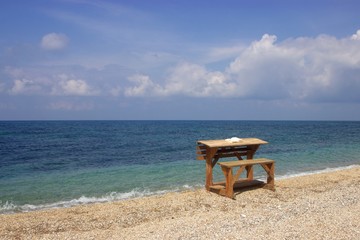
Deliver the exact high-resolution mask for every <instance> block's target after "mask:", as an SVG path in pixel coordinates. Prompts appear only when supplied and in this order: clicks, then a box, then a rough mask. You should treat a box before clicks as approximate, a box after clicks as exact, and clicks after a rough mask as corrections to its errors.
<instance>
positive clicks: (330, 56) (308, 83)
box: [126, 31, 360, 101]
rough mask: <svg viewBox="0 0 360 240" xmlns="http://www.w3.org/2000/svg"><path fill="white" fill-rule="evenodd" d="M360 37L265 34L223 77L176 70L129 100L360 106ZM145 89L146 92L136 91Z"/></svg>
mask: <svg viewBox="0 0 360 240" xmlns="http://www.w3.org/2000/svg"><path fill="white" fill-rule="evenodd" d="M359 76H360V31H357V33H356V34H354V35H352V36H351V37H348V38H343V39H336V38H334V37H332V36H328V35H321V36H318V37H316V38H305V37H302V38H295V39H287V40H285V41H283V42H280V43H277V37H276V36H275V35H269V34H264V35H263V36H262V38H261V39H260V40H257V41H254V42H252V43H251V44H250V45H249V46H248V47H246V48H245V49H244V50H243V51H242V52H241V53H240V54H239V55H238V56H237V57H236V58H235V59H234V60H233V61H231V62H230V63H229V64H228V67H227V68H226V69H224V71H221V72H219V71H211V70H209V69H207V68H206V67H204V66H201V65H198V64H194V63H188V62H186V63H180V64H178V65H177V66H175V67H174V68H173V69H172V70H171V71H170V74H169V75H168V77H167V78H166V80H165V82H164V83H163V84H157V83H156V82H157V81H156V80H152V79H151V78H150V76H147V75H142V76H141V78H142V79H146V81H137V82H134V83H135V84H136V85H135V86H133V87H129V88H127V89H126V92H127V95H128V96H144V97H145V96H149V95H158V96H171V95H188V96H194V97H239V98H248V99H264V100H266V99H297V100H310V101H360V95H359V94H358V93H359V92H360V77H359ZM139 89H141V91H136V90H139Z"/></svg>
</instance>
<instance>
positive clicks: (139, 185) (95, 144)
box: [0, 120, 360, 214]
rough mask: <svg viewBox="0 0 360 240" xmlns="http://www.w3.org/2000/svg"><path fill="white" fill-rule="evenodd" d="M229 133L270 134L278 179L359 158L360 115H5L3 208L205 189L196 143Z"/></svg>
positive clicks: (265, 151) (0, 171) (1, 131)
mask: <svg viewBox="0 0 360 240" xmlns="http://www.w3.org/2000/svg"><path fill="white" fill-rule="evenodd" d="M230 137H239V138H247V137H255V138H260V139H263V140H265V141H268V142H269V144H267V145H263V146H260V148H259V150H258V151H257V153H256V155H255V157H256V158H257V157H266V158H271V159H274V160H275V161H276V171H275V179H281V178H288V177H292V176H299V175H306V174H313V173H318V172H327V171H334V170H338V169H344V168H351V167H354V166H358V165H359V164H360V122H358V121H261V120H259V121H247V120H243V121H237V120H216V121H212V120H205V121H204V120H121V121H113V120H108V121H107V120H106V121H103V120H94V121H66V120H64V121H43V120H40V121H0V213H3V214H4V213H14V212H24V211H32V210H39V209H44V208H59V207H69V206H74V205H79V204H88V203H95V202H108V201H116V200H122V199H129V198H136V197H143V196H149V195H158V194H163V193H167V192H176V191H183V190H188V189H196V188H203V187H204V183H205V162H204V161H198V160H196V142H197V141H198V140H207V139H225V138H230ZM255 176H256V177H258V178H264V177H265V174H264V173H263V171H262V169H260V168H256V170H255ZM214 178H215V179H214V180H222V179H223V175H222V172H221V171H220V168H216V167H215V171H214Z"/></svg>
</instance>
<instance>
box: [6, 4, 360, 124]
mask: <svg viewBox="0 0 360 240" xmlns="http://www.w3.org/2000/svg"><path fill="white" fill-rule="evenodd" d="M359 12H360V1H358V0H317V1H314V0H311V1H309V0H303V1H297V0H263V1H260V0H237V1H236V0H221V1H220V0H212V1H210V0H191V1H190V0H188V1H187V0H148V1H144V0H127V1H125V0H124V1H121V0H120V1H115V0H113V1H110V0H107V1H106V0H105V1H100V0H32V1H27V0H23V1H21V0H0V120H356V121H358V120H360V17H359Z"/></svg>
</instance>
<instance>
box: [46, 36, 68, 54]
mask: <svg viewBox="0 0 360 240" xmlns="http://www.w3.org/2000/svg"><path fill="white" fill-rule="evenodd" d="M68 42H69V38H68V37H67V36H66V35H65V34H62V33H49V34H46V35H45V36H43V37H42V39H41V47H42V48H43V49H45V50H60V49H63V48H65V47H66V46H67V45H68Z"/></svg>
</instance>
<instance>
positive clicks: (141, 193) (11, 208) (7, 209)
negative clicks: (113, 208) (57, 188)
mask: <svg viewBox="0 0 360 240" xmlns="http://www.w3.org/2000/svg"><path fill="white" fill-rule="evenodd" d="M195 187H196V186H190V185H183V186H181V187H176V188H173V189H171V190H157V191H151V190H149V189H143V190H141V189H133V190H131V191H130V192H124V193H118V192H111V193H109V194H106V195H103V196H101V197H87V196H81V197H79V198H77V199H72V200H69V201H59V202H55V203H46V204H39V205H32V204H24V205H16V204H14V203H13V202H9V201H6V202H4V203H2V202H1V201H0V214H11V213H17V212H30V211H37V210H43V209H52V208H68V207H73V206H77V205H83V204H92V203H105V202H113V201H120V200H126V199H133V198H141V197H146V196H151V195H163V194H166V193H169V192H179V191H184V190H191V189H195Z"/></svg>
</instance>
